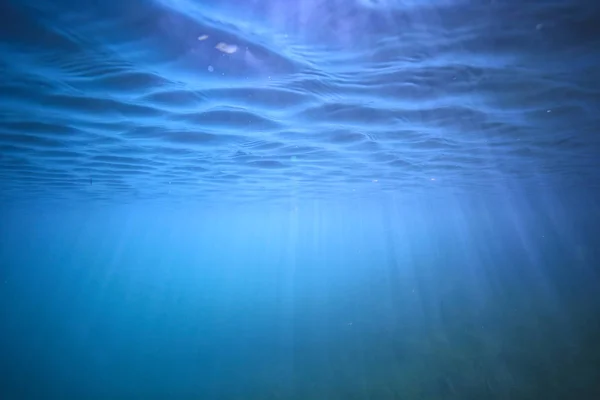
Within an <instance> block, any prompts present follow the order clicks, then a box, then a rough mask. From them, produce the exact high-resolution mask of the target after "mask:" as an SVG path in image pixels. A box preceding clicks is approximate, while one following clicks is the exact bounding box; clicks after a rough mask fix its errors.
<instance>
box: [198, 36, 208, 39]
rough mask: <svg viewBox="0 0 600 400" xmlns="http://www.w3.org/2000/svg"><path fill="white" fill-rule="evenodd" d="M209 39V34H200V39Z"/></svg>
mask: <svg viewBox="0 0 600 400" xmlns="http://www.w3.org/2000/svg"><path fill="white" fill-rule="evenodd" d="M206 39H208V35H200V36H198V40H206Z"/></svg>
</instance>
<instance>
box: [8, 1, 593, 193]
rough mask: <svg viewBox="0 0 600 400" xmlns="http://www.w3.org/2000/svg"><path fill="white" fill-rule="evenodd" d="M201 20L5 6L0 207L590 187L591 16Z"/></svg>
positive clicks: (411, 8)
mask: <svg viewBox="0 0 600 400" xmlns="http://www.w3.org/2000/svg"><path fill="white" fill-rule="evenodd" d="M204 3H205V2H199V1H198V2H194V1H191V0H156V1H142V0H131V1H128V2H117V1H107V2H98V1H92V0H80V1H74V0H54V1H49V0H36V1H33V0H20V1H16V0H7V1H4V2H2V3H0V15H1V16H2V17H0V18H2V19H3V21H2V23H1V24H0V71H2V79H1V81H0V93H1V95H0V198H1V199H4V200H7V199H25V198H35V199H45V198H52V199H73V198H79V199H96V200H111V199H112V200H126V199H140V198H148V199H154V198H163V197H169V198H192V199H218V200H222V199H226V198H232V197H235V198H237V199H244V200H265V199H272V198H286V197H289V196H290V195H294V196H308V197H313V198H316V197H324V196H329V195H344V196H360V195H365V194H372V193H380V192H382V191H383V192H401V193H407V192H426V191H429V190H438V189H440V188H443V189H451V190H478V191H486V190H494V189H497V188H499V187H502V186H503V185H505V184H506V182H513V183H515V184H523V185H533V186H539V185H557V184H560V185H563V184H564V185H567V186H568V185H581V184H585V185H588V186H596V187H597V186H598V183H599V182H600V180H599V176H598V171H599V167H600V157H599V154H600V132H598V129H599V127H600V107H599V103H600V56H599V50H598V49H600V25H598V24H597V21H598V18H599V16H600V13H598V10H597V9H596V8H595V7H594V5H593V3H592V2H589V3H586V2H573V1H546V2H526V3H519V4H518V5H517V4H516V3H514V2H510V1H491V2H490V1H468V2H467V1H462V0H444V1H442V0H439V1H434V2H417V1H400V0H398V1H395V0H386V1H384V0H379V1H376V0H351V1H344V2H341V1H337V0H308V1H292V2H290V1H284V0H265V1H261V2H243V3H241V2H238V1H235V2H234V1H232V0H231V1H219V2H213V3H214V4H213V5H210V6H206V5H205V4H204Z"/></svg>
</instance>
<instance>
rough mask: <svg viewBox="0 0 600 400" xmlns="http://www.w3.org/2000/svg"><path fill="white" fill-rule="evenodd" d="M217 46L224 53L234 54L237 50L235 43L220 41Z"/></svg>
mask: <svg viewBox="0 0 600 400" xmlns="http://www.w3.org/2000/svg"><path fill="white" fill-rule="evenodd" d="M215 48H216V49H217V50H219V51H222V52H223V53H227V54H233V53H235V52H236V51H237V46H236V45H235V44H227V43H223V42H220V43H219V44H217V45H216V46H215Z"/></svg>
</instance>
